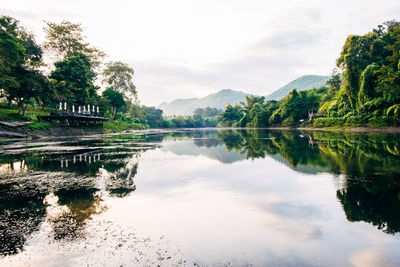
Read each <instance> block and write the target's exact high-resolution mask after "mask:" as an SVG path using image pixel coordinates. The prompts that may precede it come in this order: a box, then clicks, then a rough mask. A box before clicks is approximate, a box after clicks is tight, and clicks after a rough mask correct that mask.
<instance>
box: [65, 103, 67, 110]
mask: <svg viewBox="0 0 400 267" xmlns="http://www.w3.org/2000/svg"><path fill="white" fill-rule="evenodd" d="M64 110H65V111H67V102H64Z"/></svg>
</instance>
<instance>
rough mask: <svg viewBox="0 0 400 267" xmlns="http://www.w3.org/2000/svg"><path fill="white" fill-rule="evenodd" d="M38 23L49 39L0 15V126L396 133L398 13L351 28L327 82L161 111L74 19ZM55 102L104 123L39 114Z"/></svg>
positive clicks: (23, 130) (48, 130) (44, 131)
mask: <svg viewBox="0 0 400 267" xmlns="http://www.w3.org/2000/svg"><path fill="white" fill-rule="evenodd" d="M44 32H45V34H46V39H45V41H44V43H43V44H38V43H36V41H35V36H34V35H33V34H31V33H30V32H28V31H27V30H26V29H25V28H23V27H21V26H19V21H18V20H16V19H14V18H12V17H8V16H1V17H0V59H1V61H0V131H1V133H0V135H3V136H4V135H7V133H12V132H14V133H16V134H15V136H18V134H19V135H20V134H25V135H51V134H53V135H56V136H59V134H60V133H61V134H70V135H82V134H91V133H107V132H122V131H127V130H138V129H158V128H164V129H184V128H204V127H218V128H220V127H228V128H240V129H253V128H257V129H307V130H326V131H331V130H345V131H355V132H360V131H367V132H368V131H386V132H400V130H399V129H400V128H399V127H400V53H399V47H400V22H398V21H395V20H392V21H387V22H385V23H383V24H382V25H378V27H377V28H375V29H373V30H372V31H371V32H369V33H367V34H364V35H349V36H348V37H347V39H346V42H345V44H344V46H343V49H342V51H341V53H340V55H339V58H338V59H337V64H336V67H337V69H336V68H335V69H333V71H332V74H331V75H330V78H329V79H328V81H327V83H326V86H322V87H319V88H314V89H309V90H297V89H296V88H293V90H291V91H290V92H289V93H288V94H287V95H286V96H285V97H283V98H282V99H280V100H266V98H265V97H264V96H254V95H249V96H246V101H245V103H244V102H240V103H233V104H232V105H231V104H228V105H227V106H226V107H225V108H224V109H223V110H221V109H217V108H215V107H204V108H197V109H196V110H195V111H194V112H193V114H192V115H189V116H168V117H166V116H163V111H162V110H161V109H157V108H155V107H149V106H145V105H141V104H140V102H139V99H138V96H137V88H136V86H135V85H134V83H133V75H134V70H133V68H131V67H130V66H129V65H127V64H125V63H123V62H120V61H110V62H103V61H104V58H105V57H106V54H105V53H104V52H103V51H100V50H98V49H97V48H96V47H94V46H92V45H91V44H89V43H87V42H86V40H85V37H84V32H83V27H82V25H81V24H74V23H71V22H69V21H62V22H61V23H59V24H57V23H52V22H46V26H45V28H44ZM45 59H47V60H45ZM51 59H53V60H51ZM45 62H46V63H45ZM98 84H101V85H102V87H100V86H99V85H98ZM61 103H63V104H64V105H61ZM59 104H60V107H61V106H64V109H65V110H60V111H63V112H71V111H73V107H78V106H79V107H84V108H85V107H86V106H88V107H89V106H92V107H94V106H96V107H99V110H100V112H98V113H97V114H98V115H99V116H101V117H105V118H107V119H109V120H108V121H107V122H105V123H104V125H102V126H101V127H100V126H99V127H92V126H68V127H65V126H64V125H61V124H62V123H59V124H58V125H57V124H50V123H49V122H45V121H38V120H37V117H36V116H40V115H49V114H50V113H52V112H53V113H54V112H59V108H58V106H59ZM66 107H69V108H70V107H72V110H69V109H68V110H67V108H66ZM310 114H311V115H310ZM309 118H310V119H309ZM27 121H28V122H32V123H30V124H27V125H24V126H21V127H10V126H7V123H2V122H27ZM10 136H12V134H11V135H10Z"/></svg>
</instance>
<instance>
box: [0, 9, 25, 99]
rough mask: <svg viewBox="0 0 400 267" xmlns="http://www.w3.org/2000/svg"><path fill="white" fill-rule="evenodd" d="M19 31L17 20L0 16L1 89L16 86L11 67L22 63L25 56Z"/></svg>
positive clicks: (3, 93)
mask: <svg viewBox="0 0 400 267" xmlns="http://www.w3.org/2000/svg"><path fill="white" fill-rule="evenodd" d="M19 32H20V29H19V26H18V21H17V20H15V19H14V18H11V17H7V16H2V17H1V18H0V89H3V90H6V88H11V87H17V86H18V82H17V80H16V77H15V76H14V75H13V71H12V69H13V68H15V67H17V66H18V65H22V64H23V62H24V57H25V48H24V46H23V44H22V39H21V38H20V36H19V35H20V34H19ZM2 96H6V92H4V91H3V92H2ZM10 103H11V102H10Z"/></svg>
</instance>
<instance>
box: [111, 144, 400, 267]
mask: <svg viewBox="0 0 400 267" xmlns="http://www.w3.org/2000/svg"><path fill="white" fill-rule="evenodd" d="M178 144H179V141H178ZM169 145H171V144H169ZM170 151H173V150H172V149H170ZM135 183H136V186H137V190H136V192H135V193H134V194H131V195H130V196H129V197H128V199H118V200H113V201H112V203H111V206H112V208H111V209H110V211H109V213H108V214H107V217H108V218H109V219H112V220H117V221H119V222H121V223H124V224H127V225H134V226H135V227H138V229H142V230H143V231H146V232H148V233H150V234H151V235H155V236H161V235H165V234H167V235H168V237H169V238H170V239H171V240H172V241H173V242H175V243H176V244H177V245H178V247H180V248H181V249H182V251H183V252H184V253H185V254H186V255H187V256H189V257H192V258H194V259H195V260H197V261H198V262H200V263H205V264H214V263H224V262H225V263H226V262H229V261H230V262H236V263H237V264H244V263H246V262H250V263H255V264H262V265H263V264H266V263H270V264H272V265H275V264H283V265H296V266H299V265H300V266H301V265H314V264H315V265H337V264H338V263H339V262H340V263H341V265H346V264H343V262H342V261H347V265H351V264H354V265H357V266H360V265H359V264H361V263H363V264H367V265H368V264H374V263H376V262H378V260H379V262H380V263H387V261H385V258H391V259H393V260H395V261H397V262H399V260H400V257H399V256H397V255H396V253H395V252H396V249H399V248H400V246H399V243H398V237H397V236H395V237H393V236H389V235H386V234H384V233H381V232H379V231H378V230H376V229H375V228H374V227H373V226H372V225H369V224H366V223H350V222H348V221H347V220H346V217H345V214H344V212H343V209H342V207H341V206H340V203H339V202H338V201H337V199H336V188H335V185H334V180H333V177H331V175H328V174H320V175H314V176H311V175H304V174H299V173H297V172H295V171H294V170H292V169H290V168H288V167H287V166H285V165H284V164H281V163H278V162H276V161H275V160H274V159H272V158H266V159H256V160H253V161H251V160H247V161H239V162H235V163H233V164H230V165H224V164H223V163H221V162H219V161H217V160H213V159H211V158H209V157H206V156H202V155H199V156H190V155H182V156H178V155H176V154H173V153H171V152H167V151H166V150H165V149H164V150H161V149H156V150H152V151H147V152H145V153H144V154H143V155H142V157H141V160H140V163H139V170H138V174H137V176H136V177H135ZM126 210H129V211H130V212H129V215H127V213H126V212H125V211H126ZM376 240H380V241H379V242H376ZM396 242H397V243H396ZM370 250H374V251H375V252H374V253H373V254H371V255H367V254H368V253H367V254H366V253H365V251H370ZM382 250H385V254H382V253H381V251H382ZM338 260H339V262H338Z"/></svg>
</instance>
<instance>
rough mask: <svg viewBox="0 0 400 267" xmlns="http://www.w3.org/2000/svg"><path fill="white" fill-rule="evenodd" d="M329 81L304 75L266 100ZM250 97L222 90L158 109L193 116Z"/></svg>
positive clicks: (178, 100) (229, 90)
mask: <svg viewBox="0 0 400 267" xmlns="http://www.w3.org/2000/svg"><path fill="white" fill-rule="evenodd" d="M328 79H329V76H322V75H303V76H300V77H298V78H297V79H295V80H293V81H291V82H289V83H288V84H286V85H284V86H282V87H280V88H279V89H277V90H275V91H274V92H272V93H270V94H269V95H266V96H265V99H266V100H280V99H282V98H283V97H285V96H286V95H287V94H288V93H289V92H290V91H291V90H293V89H294V88H296V89H297V90H298V91H302V90H308V89H312V88H318V87H321V86H324V85H326V82H327V81H328ZM250 95H254V94H249V93H245V92H242V91H238V90H233V89H222V90H220V91H218V92H215V93H212V94H209V95H207V96H205V97H202V98H193V97H192V98H178V99H175V100H173V101H171V102H169V103H168V102H165V101H164V102H162V103H161V104H160V105H158V106H157V108H159V109H161V110H162V111H163V113H164V115H166V116H171V115H191V114H193V111H194V110H195V109H196V108H206V107H212V108H219V109H223V108H224V107H225V106H226V105H227V104H231V105H234V104H236V103H238V102H245V101H246V96H250Z"/></svg>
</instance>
